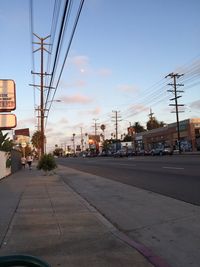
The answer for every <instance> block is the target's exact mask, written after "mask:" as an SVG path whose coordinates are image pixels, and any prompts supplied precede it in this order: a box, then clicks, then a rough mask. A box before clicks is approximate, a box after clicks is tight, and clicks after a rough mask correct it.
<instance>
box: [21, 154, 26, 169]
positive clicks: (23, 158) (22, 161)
mask: <svg viewBox="0 0 200 267" xmlns="http://www.w3.org/2000/svg"><path fill="white" fill-rule="evenodd" d="M21 164H22V168H23V169H25V166H26V158H25V157H24V156H23V157H22V158H21Z"/></svg>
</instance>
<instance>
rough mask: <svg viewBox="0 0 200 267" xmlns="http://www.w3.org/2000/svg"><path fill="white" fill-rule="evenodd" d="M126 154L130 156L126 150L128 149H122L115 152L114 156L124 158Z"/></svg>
mask: <svg viewBox="0 0 200 267" xmlns="http://www.w3.org/2000/svg"><path fill="white" fill-rule="evenodd" d="M126 156H128V155H127V152H126V150H123V149H120V150H118V151H117V152H115V153H114V154H113V157H114V158H122V157H126Z"/></svg>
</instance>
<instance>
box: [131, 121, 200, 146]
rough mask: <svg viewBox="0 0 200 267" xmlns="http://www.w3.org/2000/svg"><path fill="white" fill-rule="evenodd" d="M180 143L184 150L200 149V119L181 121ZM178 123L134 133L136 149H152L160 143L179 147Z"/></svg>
mask: <svg viewBox="0 0 200 267" xmlns="http://www.w3.org/2000/svg"><path fill="white" fill-rule="evenodd" d="M179 130H180V144H181V150H182V151H197V150H200V119H199V118H194V119H187V120H183V121H180V122H179ZM177 140H178V134H177V124H176V123H171V124H168V125H167V126H165V127H162V128H157V129H153V130H150V131H146V132H142V133H138V134H135V135H134V143H135V149H136V150H141V149H145V150H151V149H153V148H156V147H159V146H160V145H164V146H170V147H171V148H173V149H174V150H175V149H178V142H177Z"/></svg>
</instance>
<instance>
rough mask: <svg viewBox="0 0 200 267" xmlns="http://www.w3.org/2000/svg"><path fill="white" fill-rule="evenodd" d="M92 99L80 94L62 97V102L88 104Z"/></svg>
mask: <svg viewBox="0 0 200 267" xmlns="http://www.w3.org/2000/svg"><path fill="white" fill-rule="evenodd" d="M92 101H93V100H92V98H90V97H88V96H84V95H81V94H76V95H71V96H63V97H62V102H64V103H67V104H88V103H91V102H92Z"/></svg>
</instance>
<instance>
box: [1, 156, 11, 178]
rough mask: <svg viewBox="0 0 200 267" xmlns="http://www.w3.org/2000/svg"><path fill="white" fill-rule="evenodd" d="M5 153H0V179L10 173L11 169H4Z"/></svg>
mask: <svg viewBox="0 0 200 267" xmlns="http://www.w3.org/2000/svg"><path fill="white" fill-rule="evenodd" d="M6 160H7V153H6V152H4V151H0V179H2V178H4V177H6V176H8V175H9V174H10V173H11V168H6Z"/></svg>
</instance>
